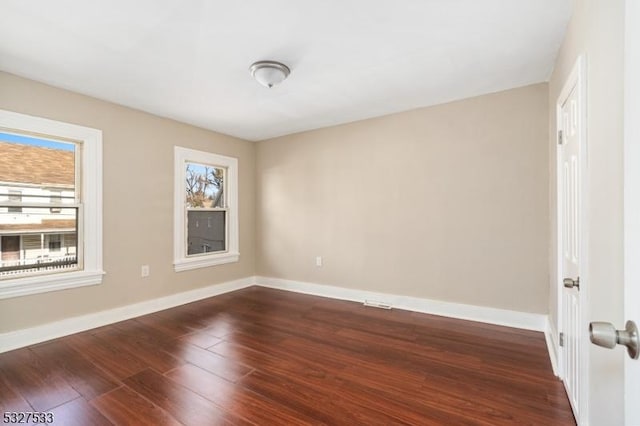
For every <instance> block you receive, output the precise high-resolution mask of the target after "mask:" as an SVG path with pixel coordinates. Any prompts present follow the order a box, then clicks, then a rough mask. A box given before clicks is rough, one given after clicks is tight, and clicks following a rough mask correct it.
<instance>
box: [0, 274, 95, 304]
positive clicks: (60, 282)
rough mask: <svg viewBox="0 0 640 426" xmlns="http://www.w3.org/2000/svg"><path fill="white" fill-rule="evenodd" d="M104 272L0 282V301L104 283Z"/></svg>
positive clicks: (42, 276)
mask: <svg viewBox="0 0 640 426" xmlns="http://www.w3.org/2000/svg"><path fill="white" fill-rule="evenodd" d="M103 275H104V271H74V272H61V273H58V274H47V275H37V276H31V277H23V278H11V279H8V280H2V281H0V299H8V298H11V297H19V296H28V295H30V294H38V293H46V292H49V291H57V290H64V289H68V288H75V287H84V286H89V285H96V284H101V283H102V276H103Z"/></svg>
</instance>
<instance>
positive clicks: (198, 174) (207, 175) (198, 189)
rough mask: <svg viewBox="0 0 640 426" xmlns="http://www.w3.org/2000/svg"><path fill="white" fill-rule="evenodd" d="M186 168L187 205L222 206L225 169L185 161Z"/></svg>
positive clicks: (200, 206) (201, 206)
mask: <svg viewBox="0 0 640 426" xmlns="http://www.w3.org/2000/svg"><path fill="white" fill-rule="evenodd" d="M186 168H187V169H186V197H187V199H186V203H187V207H188V208H214V207H224V206H225V202H224V177H225V176H224V175H225V169H224V168H222V167H216V166H209V165H205V164H197V163H187V164H186Z"/></svg>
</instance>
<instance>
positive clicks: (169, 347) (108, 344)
mask: <svg viewBox="0 0 640 426" xmlns="http://www.w3.org/2000/svg"><path fill="white" fill-rule="evenodd" d="M15 411H18V412H21V411H38V412H52V413H53V415H54V418H55V423H54V424H56V425H83V426H85V425H103V424H104V425H109V424H118V425H120V424H130V425H143V424H149V425H163V424H167V425H178V424H185V425H217V424H238V425H244V424H255V425H271V424H273V425H298V424H328V425H357V424H361V425H392V424H410V425H432V424H433V425H467V424H468V425H511V424H528V425H574V424H575V422H574V419H573V416H572V414H571V409H570V407H569V403H568V401H567V398H566V395H565V393H564V390H563V387H562V384H561V383H560V382H559V381H558V380H557V379H556V378H555V377H554V376H553V374H552V372H551V365H550V363H549V359H548V355H547V350H546V347H545V341H544V337H543V335H542V333H537V332H531V331H523V330H517V329H512V328H506V327H499V326H493V325H487V324H481V323H476V322H470V321H461V320H454V319H449V318H444V317H438V316H432V315H424V314H417V313H411V312H407V311H400V310H391V311H388V310H380V309H376V308H367V307H364V306H362V305H360V304H357V303H352V302H344V301H336V300H330V299H324V298H320V297H314V296H307V295H301V294H295V293H288V292H283V291H277V290H271V289H265V288H260V287H252V288H248V289H245V290H240V291H237V292H233V293H228V294H225V295H222V296H218V297H215V298H211V299H207V300H203V301H200V302H196V303H192V304H189V305H184V306H181V307H177V308H174V309H170V310H166V311H162V312H158V313H155V314H151V315H147V316H144V317H140V318H136V319H134V320H129V321H124V322H120V323H117V324H113V325H109V326H106V327H101V328H98V329H94V330H90V331H86V332H84V333H79V334H75V335H72V336H68V337H64V338H61V339H56V340H53V341H49V342H45V343H41V344H38V345H34V346H31V347H29V348H23V349H19V350H15V351H12V352H7V353H4V354H0V414H1V413H3V412H15Z"/></svg>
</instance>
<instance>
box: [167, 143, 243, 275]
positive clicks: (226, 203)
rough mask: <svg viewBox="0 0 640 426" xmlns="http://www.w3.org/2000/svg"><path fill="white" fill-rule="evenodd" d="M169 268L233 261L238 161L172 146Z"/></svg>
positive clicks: (182, 268)
mask: <svg viewBox="0 0 640 426" xmlns="http://www.w3.org/2000/svg"><path fill="white" fill-rule="evenodd" d="M174 220H175V222H174V262H173V263H174V269H175V270H176V271H178V272H179V271H185V270H189V269H196V268H204V267H208V266H213V265H220V264H223V263H230V262H237V261H238V259H239V258H240V252H239V248H238V160H237V159H236V158H233V157H227V156H224V155H218V154H213V153H210V152H205V151H196V150H193V149H188V148H182V147H175V151H174Z"/></svg>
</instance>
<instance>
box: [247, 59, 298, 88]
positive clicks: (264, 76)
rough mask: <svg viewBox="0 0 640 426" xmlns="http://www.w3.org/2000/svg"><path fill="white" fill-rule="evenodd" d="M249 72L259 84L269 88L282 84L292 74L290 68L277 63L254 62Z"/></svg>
mask: <svg viewBox="0 0 640 426" xmlns="http://www.w3.org/2000/svg"><path fill="white" fill-rule="evenodd" d="M249 71H251V75H252V76H253V78H255V79H256V81H257V82H258V83H260V84H262V85H263V86H265V87H268V88H272V87H273V86H275V85H276V84H279V83H282V82H283V81H284V80H285V79H286V78H287V77H288V76H289V73H291V70H290V69H289V67H288V66H286V65H285V64H281V63H280V62H276V61H258V62H254V63H253V64H252V65H251V67H250V68H249Z"/></svg>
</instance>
